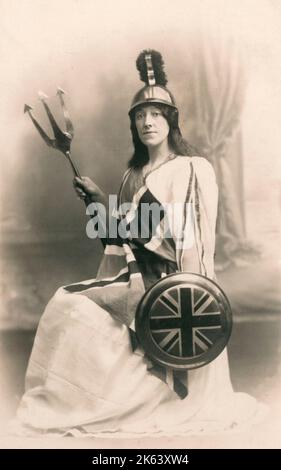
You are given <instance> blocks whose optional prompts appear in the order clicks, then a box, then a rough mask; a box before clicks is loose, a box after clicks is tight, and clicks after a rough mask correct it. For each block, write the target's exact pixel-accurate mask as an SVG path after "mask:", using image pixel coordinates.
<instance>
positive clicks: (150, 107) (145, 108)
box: [136, 104, 161, 113]
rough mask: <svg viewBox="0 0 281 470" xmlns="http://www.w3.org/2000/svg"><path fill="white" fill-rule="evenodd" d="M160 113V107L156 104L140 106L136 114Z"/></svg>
mask: <svg viewBox="0 0 281 470" xmlns="http://www.w3.org/2000/svg"><path fill="white" fill-rule="evenodd" d="M155 110H157V111H159V110H161V108H160V106H157V105H156V104H155V105H154V104H143V105H142V106H138V107H137V109H136V113H137V112H139V111H155Z"/></svg>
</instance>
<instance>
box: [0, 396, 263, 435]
mask: <svg viewBox="0 0 281 470" xmlns="http://www.w3.org/2000/svg"><path fill="white" fill-rule="evenodd" d="M269 410H270V408H269V407H268V406H267V405H265V404H263V403H259V404H258V409H257V410H256V413H255V414H254V416H252V417H251V418H249V419H248V420H247V421H244V422H243V421H241V422H236V421H234V420H233V421H232V422H228V423H222V422H218V421H213V422H212V421H201V422H200V421H197V422H190V423H187V424H186V426H181V427H180V429H175V428H173V429H171V428H170V429H159V428H158V429H157V428H156V427H155V429H147V430H143V431H139V430H137V431H135V430H134V429H133V428H132V429H127V430H121V429H117V428H112V429H110V428H107V429H104V430H99V431H94V432H93V431H90V430H87V425H85V426H81V425H80V426H77V427H71V428H69V429H61V430H59V429H46V430H43V429H36V428H33V427H30V426H28V425H25V424H23V423H19V422H18V421H17V420H14V421H12V422H11V423H10V427H9V435H11V436H14V437H16V436H25V437H38V438H44V437H45V438H67V437H74V438H79V439H81V438H82V439H87V438H112V439H140V438H147V437H154V438H158V437H184V436H203V435H204V436H208V435H215V434H221V433H223V434H229V435H231V434H241V433H245V432H249V431H250V430H252V428H253V426H256V425H259V424H262V423H263V422H264V421H265V419H266V418H267V416H268V414H269Z"/></svg>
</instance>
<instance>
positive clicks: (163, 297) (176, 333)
mask: <svg viewBox="0 0 281 470" xmlns="http://www.w3.org/2000/svg"><path fill="white" fill-rule="evenodd" d="M231 328H232V314H231V307H230V304H229V302H228V299H227V297H226V295H225V294H224V292H223V291H222V289H221V288H220V287H219V286H218V285H217V284H216V283H215V282H214V281H211V280H210V279H208V278H206V277H204V276H201V275H199V274H192V273H175V274H170V275H168V276H166V277H164V278H163V279H160V280H159V281H158V282H156V284H154V285H153V286H152V287H151V288H150V289H149V290H148V291H147V292H146V293H145V294H144V296H143V298H142V299H141V301H140V303H139V305H138V308H137V313H136V334H137V337H138V340H139V342H140V344H141V345H142V347H143V349H144V351H145V352H146V354H147V355H148V357H150V358H151V359H153V360H154V361H156V362H157V363H158V364H161V365H162V366H166V367H171V368H172V369H195V368H197V367H202V366H204V365H205V364H208V363H209V362H211V361H212V360H214V359H215V358H216V357H217V356H218V355H219V354H220V353H221V352H222V350H223V349H224V347H225V346H226V344H227V342H228V340H229V337H230V334H231Z"/></svg>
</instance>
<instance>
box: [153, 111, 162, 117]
mask: <svg viewBox="0 0 281 470" xmlns="http://www.w3.org/2000/svg"><path fill="white" fill-rule="evenodd" d="M160 114H161V113H160V112H159V111H154V112H153V113H152V116H154V117H157V116H160Z"/></svg>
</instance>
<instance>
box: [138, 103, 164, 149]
mask: <svg viewBox="0 0 281 470" xmlns="http://www.w3.org/2000/svg"><path fill="white" fill-rule="evenodd" d="M135 123H136V128H137V131H138V135H139V138H140V140H141V142H142V143H143V144H144V145H146V146H147V147H156V146H158V145H160V144H162V142H164V141H165V140H167V138H168V134H169V130H170V128H169V124H168V122H167V120H166V118H165V117H164V116H163V114H162V111H161V110H160V109H159V108H158V107H157V106H152V105H147V106H143V107H141V108H138V110H137V111H136V113H135Z"/></svg>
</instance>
